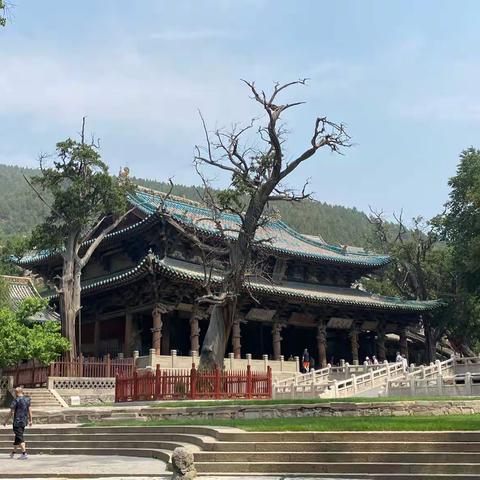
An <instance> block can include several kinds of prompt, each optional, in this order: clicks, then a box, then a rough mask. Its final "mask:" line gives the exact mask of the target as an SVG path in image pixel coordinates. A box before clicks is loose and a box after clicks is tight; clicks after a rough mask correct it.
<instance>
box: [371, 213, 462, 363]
mask: <svg viewBox="0 0 480 480" xmlns="http://www.w3.org/2000/svg"><path fill="white" fill-rule="evenodd" d="M395 218H396V224H392V223H388V222H387V221H386V220H385V218H384V216H383V212H374V211H372V215H371V216H370V222H371V224H372V226H373V234H372V238H371V247H372V248H373V249H374V250H377V251H380V252H382V253H385V254H388V255H390V256H391V258H392V261H391V263H390V265H389V266H388V267H387V268H386V269H385V270H384V271H383V274H381V275H377V276H373V277H372V278H370V279H366V280H365V281H364V283H365V285H366V287H367V288H368V289H369V290H372V291H375V292H377V293H380V294H383V295H400V296H402V297H404V298H407V299H410V300H437V299H441V300H442V301H445V299H447V303H446V305H447V304H448V305H449V307H450V304H452V305H453V304H454V303H455V293H456V285H457V282H456V277H455V274H454V272H453V271H452V261H451V250H450V249H449V248H448V247H447V246H446V245H445V244H444V243H442V242H440V241H439V238H438V236H437V235H436V233H435V231H434V229H433V228H432V226H431V225H430V223H429V222H425V221H424V220H423V218H421V217H418V218H414V219H413V221H412V225H411V227H410V228H407V227H406V226H405V224H404V222H403V219H402V216H401V215H400V216H396V217H395ZM446 305H445V306H446ZM448 312H449V313H450V314H447V313H446V309H445V308H438V309H436V310H434V311H433V312H432V313H431V314H430V313H427V314H424V315H423V316H422V323H423V327H424V332H425V341H426V347H427V348H426V350H427V360H428V361H434V360H435V354H436V344H437V342H438V340H439V339H440V338H441V337H442V336H443V335H445V334H446V333H448V332H449V331H451V326H452V325H453V324H454V319H453V318H452V316H451V313H452V309H451V308H449V309H448Z"/></svg>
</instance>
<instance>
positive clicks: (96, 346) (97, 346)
mask: <svg viewBox="0 0 480 480" xmlns="http://www.w3.org/2000/svg"><path fill="white" fill-rule="evenodd" d="M93 344H94V347H93V348H94V350H93V351H94V354H95V356H96V357H99V356H100V320H99V318H98V317H95V326H94V331H93Z"/></svg>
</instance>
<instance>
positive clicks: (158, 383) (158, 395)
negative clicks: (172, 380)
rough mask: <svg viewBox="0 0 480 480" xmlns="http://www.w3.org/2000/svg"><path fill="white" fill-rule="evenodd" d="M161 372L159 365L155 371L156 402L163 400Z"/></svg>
mask: <svg viewBox="0 0 480 480" xmlns="http://www.w3.org/2000/svg"><path fill="white" fill-rule="evenodd" d="M161 384H162V382H161V372H160V365H159V364H158V363H157V368H156V369H155V400H161V399H162V398H161V396H162V394H161V393H162V392H161V388H162V387H161Z"/></svg>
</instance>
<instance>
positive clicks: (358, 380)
mask: <svg viewBox="0 0 480 480" xmlns="http://www.w3.org/2000/svg"><path fill="white" fill-rule="evenodd" d="M335 368H338V367H333V368H332V367H326V368H322V369H319V370H315V371H312V372H308V373H303V374H301V373H299V374H296V375H295V376H292V377H290V378H287V379H283V380H281V381H276V382H274V384H273V397H274V398H276V399H285V398H292V399H296V398H345V397H355V396H357V397H362V396H365V397H369V396H370V397H377V396H380V395H381V394H382V393H383V392H384V391H385V387H386V385H387V382H388V381H389V380H391V379H399V378H403V377H405V372H404V368H403V365H402V363H388V362H385V363H384V364H381V365H375V366H368V367H364V366H348V365H347V366H346V367H345V368H346V369H347V370H346V371H347V372H352V373H350V374H348V375H347V376H346V378H343V379H338V378H334V370H335ZM357 370H358V372H357ZM364 370H368V371H367V372H366V373H364ZM354 372H355V373H354ZM358 373H360V374H358Z"/></svg>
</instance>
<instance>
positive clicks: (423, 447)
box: [204, 442, 480, 453]
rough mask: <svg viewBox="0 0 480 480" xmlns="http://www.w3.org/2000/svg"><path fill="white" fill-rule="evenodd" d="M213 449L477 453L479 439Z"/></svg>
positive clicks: (220, 445) (219, 445) (215, 447)
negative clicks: (470, 441)
mask: <svg viewBox="0 0 480 480" xmlns="http://www.w3.org/2000/svg"><path fill="white" fill-rule="evenodd" d="M204 450H205V451H214V452H254V451H255V452H329V451H330V452H376V451H379V450H381V451H382V452H440V453H441V452H480V442H472V443H469V442H257V443H254V442H211V443H208V444H205V446H204Z"/></svg>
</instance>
